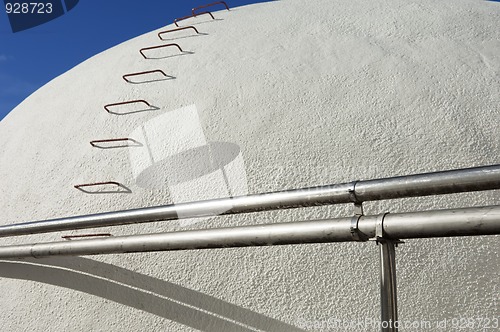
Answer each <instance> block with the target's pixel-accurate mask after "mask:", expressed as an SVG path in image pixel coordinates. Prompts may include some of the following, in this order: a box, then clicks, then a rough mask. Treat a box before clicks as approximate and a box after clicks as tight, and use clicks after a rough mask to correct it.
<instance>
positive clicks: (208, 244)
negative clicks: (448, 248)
mask: <svg viewBox="0 0 500 332" xmlns="http://www.w3.org/2000/svg"><path fill="white" fill-rule="evenodd" d="M377 219H379V216H361V217H360V218H359V221H358V231H359V232H361V233H362V234H363V237H364V238H373V237H374V236H375V234H376V228H377ZM351 220H352V218H351V217H348V218H338V219H330V220H317V221H302V222H289V223H278V224H265V225H253V226H238V227H226V228H214V229H203V230H191V231H181V232H171V233H158V234H146V235H130V236H117V237H111V238H103V239H91V240H78V241H65V242H49V243H37V244H26V245H15V246H4V247H0V259H8V258H23V257H35V258H37V257H46V256H71V255H73V256H79V255H99V254H118V253H131V252H152V251H172V250H192V249H212V248H230V247H251V246H272V245H290V244H305V243H330V242H347V241H354V239H353V237H352V234H351ZM402 221H405V222H406V228H407V229H408V232H407V234H405V232H404V231H402V230H401V222H402ZM409 221H411V222H409ZM415 223H416V224H415ZM394 225H396V226H397V227H396V229H398V231H397V232H395V234H397V235H398V238H408V237H420V234H421V235H423V236H425V237H431V236H433V237H434V236H435V237H441V236H469V235H492V234H500V206H487V207H476V208H466V209H454V210H436V211H427V212H414V213H404V214H388V215H386V216H385V218H384V223H383V227H384V231H385V230H389V229H391V227H393V226H394ZM434 229H437V231H436V232H434ZM454 229H461V230H464V231H462V232H460V234H457V233H455V232H454ZM465 230H468V231H465ZM385 234H386V235H387V238H386V240H390V239H391V235H389V234H391V233H390V232H386V233H385ZM384 236H385V235H384Z"/></svg>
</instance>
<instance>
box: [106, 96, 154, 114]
mask: <svg viewBox="0 0 500 332" xmlns="http://www.w3.org/2000/svg"><path fill="white" fill-rule="evenodd" d="M134 103H144V104H146V105H148V106H149V107H153V106H152V105H150V104H149V103H148V102H147V101H145V100H142V99H137V100H129V101H123V102H120V103H114V104H108V105H104V109H105V110H106V112H108V113H111V111H110V110H109V108H108V107H111V106H120V105H128V104H134Z"/></svg>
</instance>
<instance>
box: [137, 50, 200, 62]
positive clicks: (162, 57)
mask: <svg viewBox="0 0 500 332" xmlns="http://www.w3.org/2000/svg"><path fill="white" fill-rule="evenodd" d="M189 54H194V52H191V51H182V52H181V53H179V54H173V55H164V56H161V55H160V56H151V55H149V56H146V59H148V60H158V59H170V58H175V57H178V56H183V55H189Z"/></svg>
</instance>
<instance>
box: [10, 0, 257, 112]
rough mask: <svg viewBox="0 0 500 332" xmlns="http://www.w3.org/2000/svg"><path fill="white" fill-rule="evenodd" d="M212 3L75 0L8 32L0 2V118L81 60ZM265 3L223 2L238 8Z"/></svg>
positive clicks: (198, 0)
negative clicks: (61, 11)
mask: <svg viewBox="0 0 500 332" xmlns="http://www.w3.org/2000/svg"><path fill="white" fill-rule="evenodd" d="M13 1H14V0H13ZM214 1H215V0H196V1H191V0H178V1H172V0H163V1H161V0H140V1H137V0H136V1H125V0H80V2H79V4H78V5H77V6H76V7H75V8H74V9H73V10H71V11H69V12H67V13H66V14H65V15H63V16H61V17H59V18H56V19H55V20H52V21H50V22H48V23H46V24H43V25H40V26H37V27H34V28H32V29H29V30H25V31H21V32H17V33H13V32H12V30H11V28H10V24H9V20H8V17H7V14H6V12H5V8H4V3H3V2H0V4H1V6H2V9H1V11H0V120H1V119H3V118H4V117H5V116H6V115H7V114H8V113H9V112H10V111H11V110H12V109H13V108H14V107H15V106H17V105H18V104H19V103H20V102H22V101H23V100H24V99H26V98H27V97H28V96H29V95H30V94H32V93H33V92H35V91H36V90H37V89H38V88H40V87H41V86H43V85H44V84H45V83H47V82H49V81H50V80H52V79H53V78H55V77H57V76H59V75H60V74H62V73H64V72H65V71H67V70H69V69H71V68H72V67H74V66H76V65H77V64H79V63H80V62H82V61H84V60H85V59H88V58H89V57H91V56H93V55H95V54H97V53H99V52H102V51H104V50H106V49H108V48H110V47H112V46H114V45H116V44H119V43H121V42H123V41H125V40H128V39H130V38H132V37H135V36H138V35H141V34H143V33H145V32H148V31H151V30H154V29H157V28H160V27H162V26H165V25H167V24H170V23H172V22H173V20H174V19H175V18H177V17H182V16H186V15H189V14H190V13H191V8H193V7H196V6H199V5H204V4H207V3H211V2H214ZM265 1H266V0H228V1H226V2H227V4H228V5H229V6H230V7H237V6H241V5H245V4H250V3H257V2H265ZM213 8H214V10H218V9H223V8H224V7H223V6H218V7H213Z"/></svg>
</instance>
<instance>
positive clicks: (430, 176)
mask: <svg viewBox="0 0 500 332" xmlns="http://www.w3.org/2000/svg"><path fill="white" fill-rule="evenodd" d="M493 189H500V165H492V166H483V167H475V168H468V169H459V170H452V171H442V172H434V173H424V174H417V175H408V176H398V177H392V178H385V179H377V180H367V181H355V182H351V183H342V184H334V185H328V186H320V187H312V188H303V189H294V190H287V191H278V192H272V193H265V194H256V195H248V196H238V197H229V198H221V199H212V200H206V201H198V202H190V203H180V204H173V205H165V206H158V207H149V208H140V209H133V210H125V211H117V212H108V213H99V214H92V215H85V216H76V217H69V218H60V219H52V220H45V221H35V222H28V223H20V224H13V225H4V226H0V237H6V236H16V235H26V234H36V233H48V232H55V231H66V230H75V229H84V228H95V227H105V226H117V225H126V224H134V223H145V222H155V221H163V220H174V219H179V216H182V218H184V219H187V218H196V217H206V216H214V215H228V214H239V213H249V212H257V211H266V210H277V209H290V208H300V207H310V206H319V205H330V204H341V203H349V202H366V201H376V200H384V199H392V198H404V197H416V196H428V195H441V194H451V193H460V192H469V191H481V190H493Z"/></svg>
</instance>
